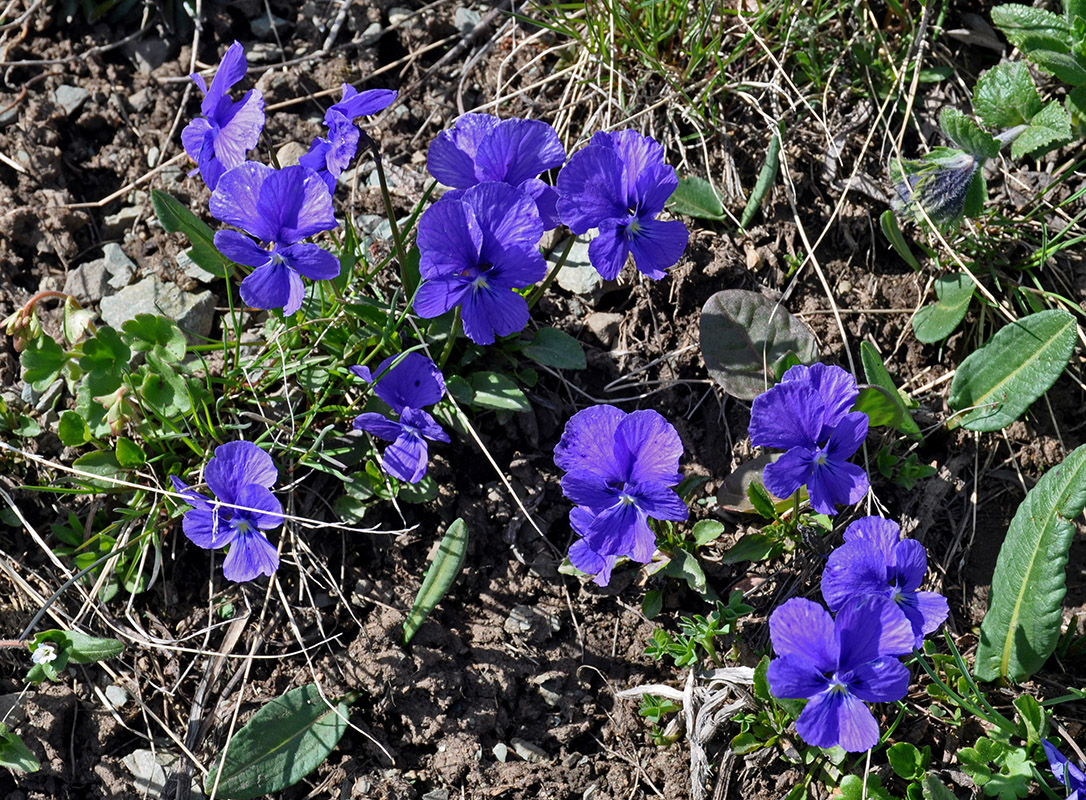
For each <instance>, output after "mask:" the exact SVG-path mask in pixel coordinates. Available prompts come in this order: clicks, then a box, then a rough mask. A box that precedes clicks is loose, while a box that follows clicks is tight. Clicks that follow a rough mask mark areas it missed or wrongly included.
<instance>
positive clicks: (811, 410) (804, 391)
mask: <svg viewBox="0 0 1086 800" xmlns="http://www.w3.org/2000/svg"><path fill="white" fill-rule="evenodd" d="M858 395H859V389H858V388H857V387H856V380H855V379H854V378H853V377H852V376H851V375H849V374H848V373H847V372H845V370H843V369H841V368H840V367H833V366H829V365H826V364H812V365H811V366H809V367H808V366H804V365H802V364H797V365H796V366H794V367H792V368H791V369H789V370H788V371H787V372H786V373H784V378H783V379H782V380H781V382H780V383H778V384H777V385H776V386H773V387H772V388H770V389H769V390H768V391H766V392H763V393H762V394H760V395H758V396H757V397H756V398H754V403H753V404H752V406H751V409H750V441H751V444H753V445H754V446H756V447H775V448H779V449H783V450H785V451H787V452H785V454H784V455H782V456H781V457H780V458H779V459H777V460H776V461H775V462H773V463H772V464H769V465H767V466H766V468H765V472H764V473H763V480H764V482H765V488H766V489H768V490H769V491H770V492H772V493H773V494H775V495H776V496H777V497H789V496H791V495H792V493H793V492H795V491H796V490H797V489H799V487H801V486H803V485H804V484H806V485H807V493H808V495H810V498H811V506H812V507H813V508H814V509H815V511H817V512H819V513H820V514H836V513H837V509H836V508H835V506H836V504H837V503H845V504H848V505H851V504H853V503H856V502H859V500H860V498H861V497H863V496H864V494H865V493H866V492H867V489H868V487H869V485H870V484H869V483H868V479H867V473H866V472H864V471H863V469H862V468H861V467H858V466H856V465H855V464H850V463H849V461H848V459H849V458H851V457H852V455H853V454H854V453H855V452H856V451H857V450H858V449H859V448H860V445H861V444H863V441H864V438H866V436H867V426H868V417H867V414H865V413H863V412H862V411H856V412H852V413H850V412H849V409H850V408H852V406H853V405H854V404H855V402H856V398H857V396H858Z"/></svg>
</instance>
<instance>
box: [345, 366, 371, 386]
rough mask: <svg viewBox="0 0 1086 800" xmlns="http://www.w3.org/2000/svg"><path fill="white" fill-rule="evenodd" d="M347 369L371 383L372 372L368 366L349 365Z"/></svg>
mask: <svg viewBox="0 0 1086 800" xmlns="http://www.w3.org/2000/svg"><path fill="white" fill-rule="evenodd" d="M349 369H350V371H351V373H352V374H354V375H357V376H358V377H359V378H361V379H362V380H364V381H365V382H366V383H373V373H372V372H371V371H370V368H369V367H363V366H353V367H349Z"/></svg>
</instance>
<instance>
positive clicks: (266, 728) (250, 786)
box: [204, 683, 347, 800]
mask: <svg viewBox="0 0 1086 800" xmlns="http://www.w3.org/2000/svg"><path fill="white" fill-rule="evenodd" d="M346 730H347V703H346V702H344V701H343V700H340V701H339V702H337V703H335V704H333V705H331V706H329V704H328V703H327V702H326V701H325V700H324V698H322V697H321V695H320V692H319V691H318V689H317V686H316V684H312V683H310V684H307V685H306V686H299V687H298V688H297V689H291V690H290V691H289V692H287V693H286V694H285V695H283V696H282V697H278V698H276V699H275V700H272V701H271V702H270V703H268V704H267V705H266V706H264V707H263V708H262V709H260V710H259V711H257V712H256V714H254V715H253V718H252V719H250V720H249V722H248V723H246V725H245V727H244V728H242V729H241V730H240V731H238V732H237V733H236V734H235V735H234V738H233V739H231V740H230V746H229V749H228V750H227V753H226V758H225V759H224V760H221V761H219V762H217V763H216V764H215V765H213V766H212V768H211V772H210V773H209V774H208V776H207V781H206V782H205V784H204V786H205V790H206V793H207V794H209V795H210V794H211V792H212V787H214V786H215V785H216V783H215V782H216V779H218V790H217V792H216V793H215V796H216V797H221V798H223V800H248V798H253V797H263V796H264V795H266V794H269V793H270V792H278V791H279V790H281V789H285V788H287V787H288V786H293V785H294V784H295V783H297V782H298V781H300V780H301V779H302V778H304V777H305V776H306V775H308V774H309V773H310V772H312V771H313V769H314V768H316V767H317V765H318V764H320V763H321V762H322V761H324V759H325V758H327V757H328V754H329V753H331V752H332V750H334V749H335V746H336V745H337V744H339V740H340V739H341V738H343V734H344V732H345V731H346Z"/></svg>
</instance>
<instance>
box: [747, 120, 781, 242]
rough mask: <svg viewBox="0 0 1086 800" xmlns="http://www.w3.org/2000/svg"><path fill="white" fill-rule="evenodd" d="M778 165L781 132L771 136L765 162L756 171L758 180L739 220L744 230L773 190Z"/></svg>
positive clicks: (778, 168)
mask: <svg viewBox="0 0 1086 800" xmlns="http://www.w3.org/2000/svg"><path fill="white" fill-rule="evenodd" d="M782 128H783V126H782ZM780 164H781V132H780V130H778V131H777V132H776V133H774V134H773V138H772V139H770V140H769V149H768V150H767V151H766V154H765V162H764V163H763V164H762V168H761V169H760V170H759V171H758V178H757V180H755V182H754V188H753V189H752V190H751V192H750V197H749V198H748V199H747V205H746V206H745V207H744V208H743V216H742V217H740V219H739V224H740V225H741V226H742V227H744V228H746V227H747V226H748V225H750V223H751V221H752V220H753V219H754V215H755V214H757V213H758V209H759V208H760V207H761V205H762V202H763V201H764V200H765V198H766V195H767V194H769V190H770V189H772V188H773V182H774V181H776V180H777V172H778V171H780Z"/></svg>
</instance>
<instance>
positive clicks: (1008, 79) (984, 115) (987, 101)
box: [973, 61, 1041, 128]
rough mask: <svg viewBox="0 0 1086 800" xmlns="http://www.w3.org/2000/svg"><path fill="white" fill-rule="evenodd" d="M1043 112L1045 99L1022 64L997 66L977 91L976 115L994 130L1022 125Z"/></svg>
mask: <svg viewBox="0 0 1086 800" xmlns="http://www.w3.org/2000/svg"><path fill="white" fill-rule="evenodd" d="M1040 110H1041V96H1040V95H1039V94H1037V88H1036V87H1035V86H1034V85H1033V79H1032V78H1030V76H1029V69H1028V68H1027V67H1026V65H1025V63H1023V62H1021V61H1004V62H1002V63H1000V64H997V65H996V66H995V67H993V68H992V69H990V70H988V71H987V72H985V73H983V74H982V75H981V76H980V78H978V79H977V85H976V86H975V87H973V111H974V112H976V114H977V116H979V117H980V118H981V119H982V120H984V123H985V124H986V125H991V126H992V127H993V128H1013V127H1014V126H1015V125H1022V124H1024V123H1027V122H1029V121H1030V120H1031V119H1032V118H1033V116H1034V115H1035V114H1036V113H1037V112H1038V111H1040Z"/></svg>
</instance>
